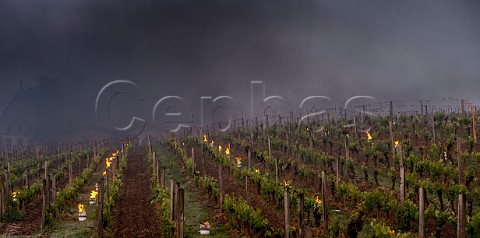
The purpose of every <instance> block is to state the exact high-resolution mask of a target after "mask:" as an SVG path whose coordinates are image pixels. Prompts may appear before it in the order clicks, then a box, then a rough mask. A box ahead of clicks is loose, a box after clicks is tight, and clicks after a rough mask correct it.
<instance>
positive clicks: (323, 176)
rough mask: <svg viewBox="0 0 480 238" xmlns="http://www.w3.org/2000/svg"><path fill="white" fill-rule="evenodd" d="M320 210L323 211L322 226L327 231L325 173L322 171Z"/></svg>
mask: <svg viewBox="0 0 480 238" xmlns="http://www.w3.org/2000/svg"><path fill="white" fill-rule="evenodd" d="M322 205H323V207H322V212H323V227H324V228H325V232H327V231H328V212H327V175H326V174H325V171H322Z"/></svg>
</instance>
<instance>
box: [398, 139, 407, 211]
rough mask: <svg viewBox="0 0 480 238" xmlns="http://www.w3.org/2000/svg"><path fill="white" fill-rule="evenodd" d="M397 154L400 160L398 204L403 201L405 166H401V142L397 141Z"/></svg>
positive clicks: (401, 203)
mask: <svg viewBox="0 0 480 238" xmlns="http://www.w3.org/2000/svg"><path fill="white" fill-rule="evenodd" d="M398 155H399V162H400V205H401V206H403V203H404V202H405V167H404V166H403V149H402V143H401V142H400V143H398Z"/></svg>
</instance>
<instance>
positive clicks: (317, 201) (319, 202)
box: [315, 196, 323, 204]
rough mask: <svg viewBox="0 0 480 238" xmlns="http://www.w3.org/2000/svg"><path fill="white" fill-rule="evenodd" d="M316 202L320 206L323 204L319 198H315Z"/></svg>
mask: <svg viewBox="0 0 480 238" xmlns="http://www.w3.org/2000/svg"><path fill="white" fill-rule="evenodd" d="M315 202H316V203H318V204H322V203H323V202H322V200H321V199H320V198H318V196H316V197H315Z"/></svg>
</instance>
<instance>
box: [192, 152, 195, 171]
mask: <svg viewBox="0 0 480 238" xmlns="http://www.w3.org/2000/svg"><path fill="white" fill-rule="evenodd" d="M192 176H195V149H194V148H193V147H192Z"/></svg>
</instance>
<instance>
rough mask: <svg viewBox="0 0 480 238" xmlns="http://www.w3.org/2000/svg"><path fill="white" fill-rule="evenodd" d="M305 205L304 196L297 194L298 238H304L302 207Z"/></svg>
mask: <svg viewBox="0 0 480 238" xmlns="http://www.w3.org/2000/svg"><path fill="white" fill-rule="evenodd" d="M304 203H305V194H304V193H303V192H301V193H300V194H298V228H299V229H298V231H299V235H300V238H305V218H304V214H303V206H304Z"/></svg>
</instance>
